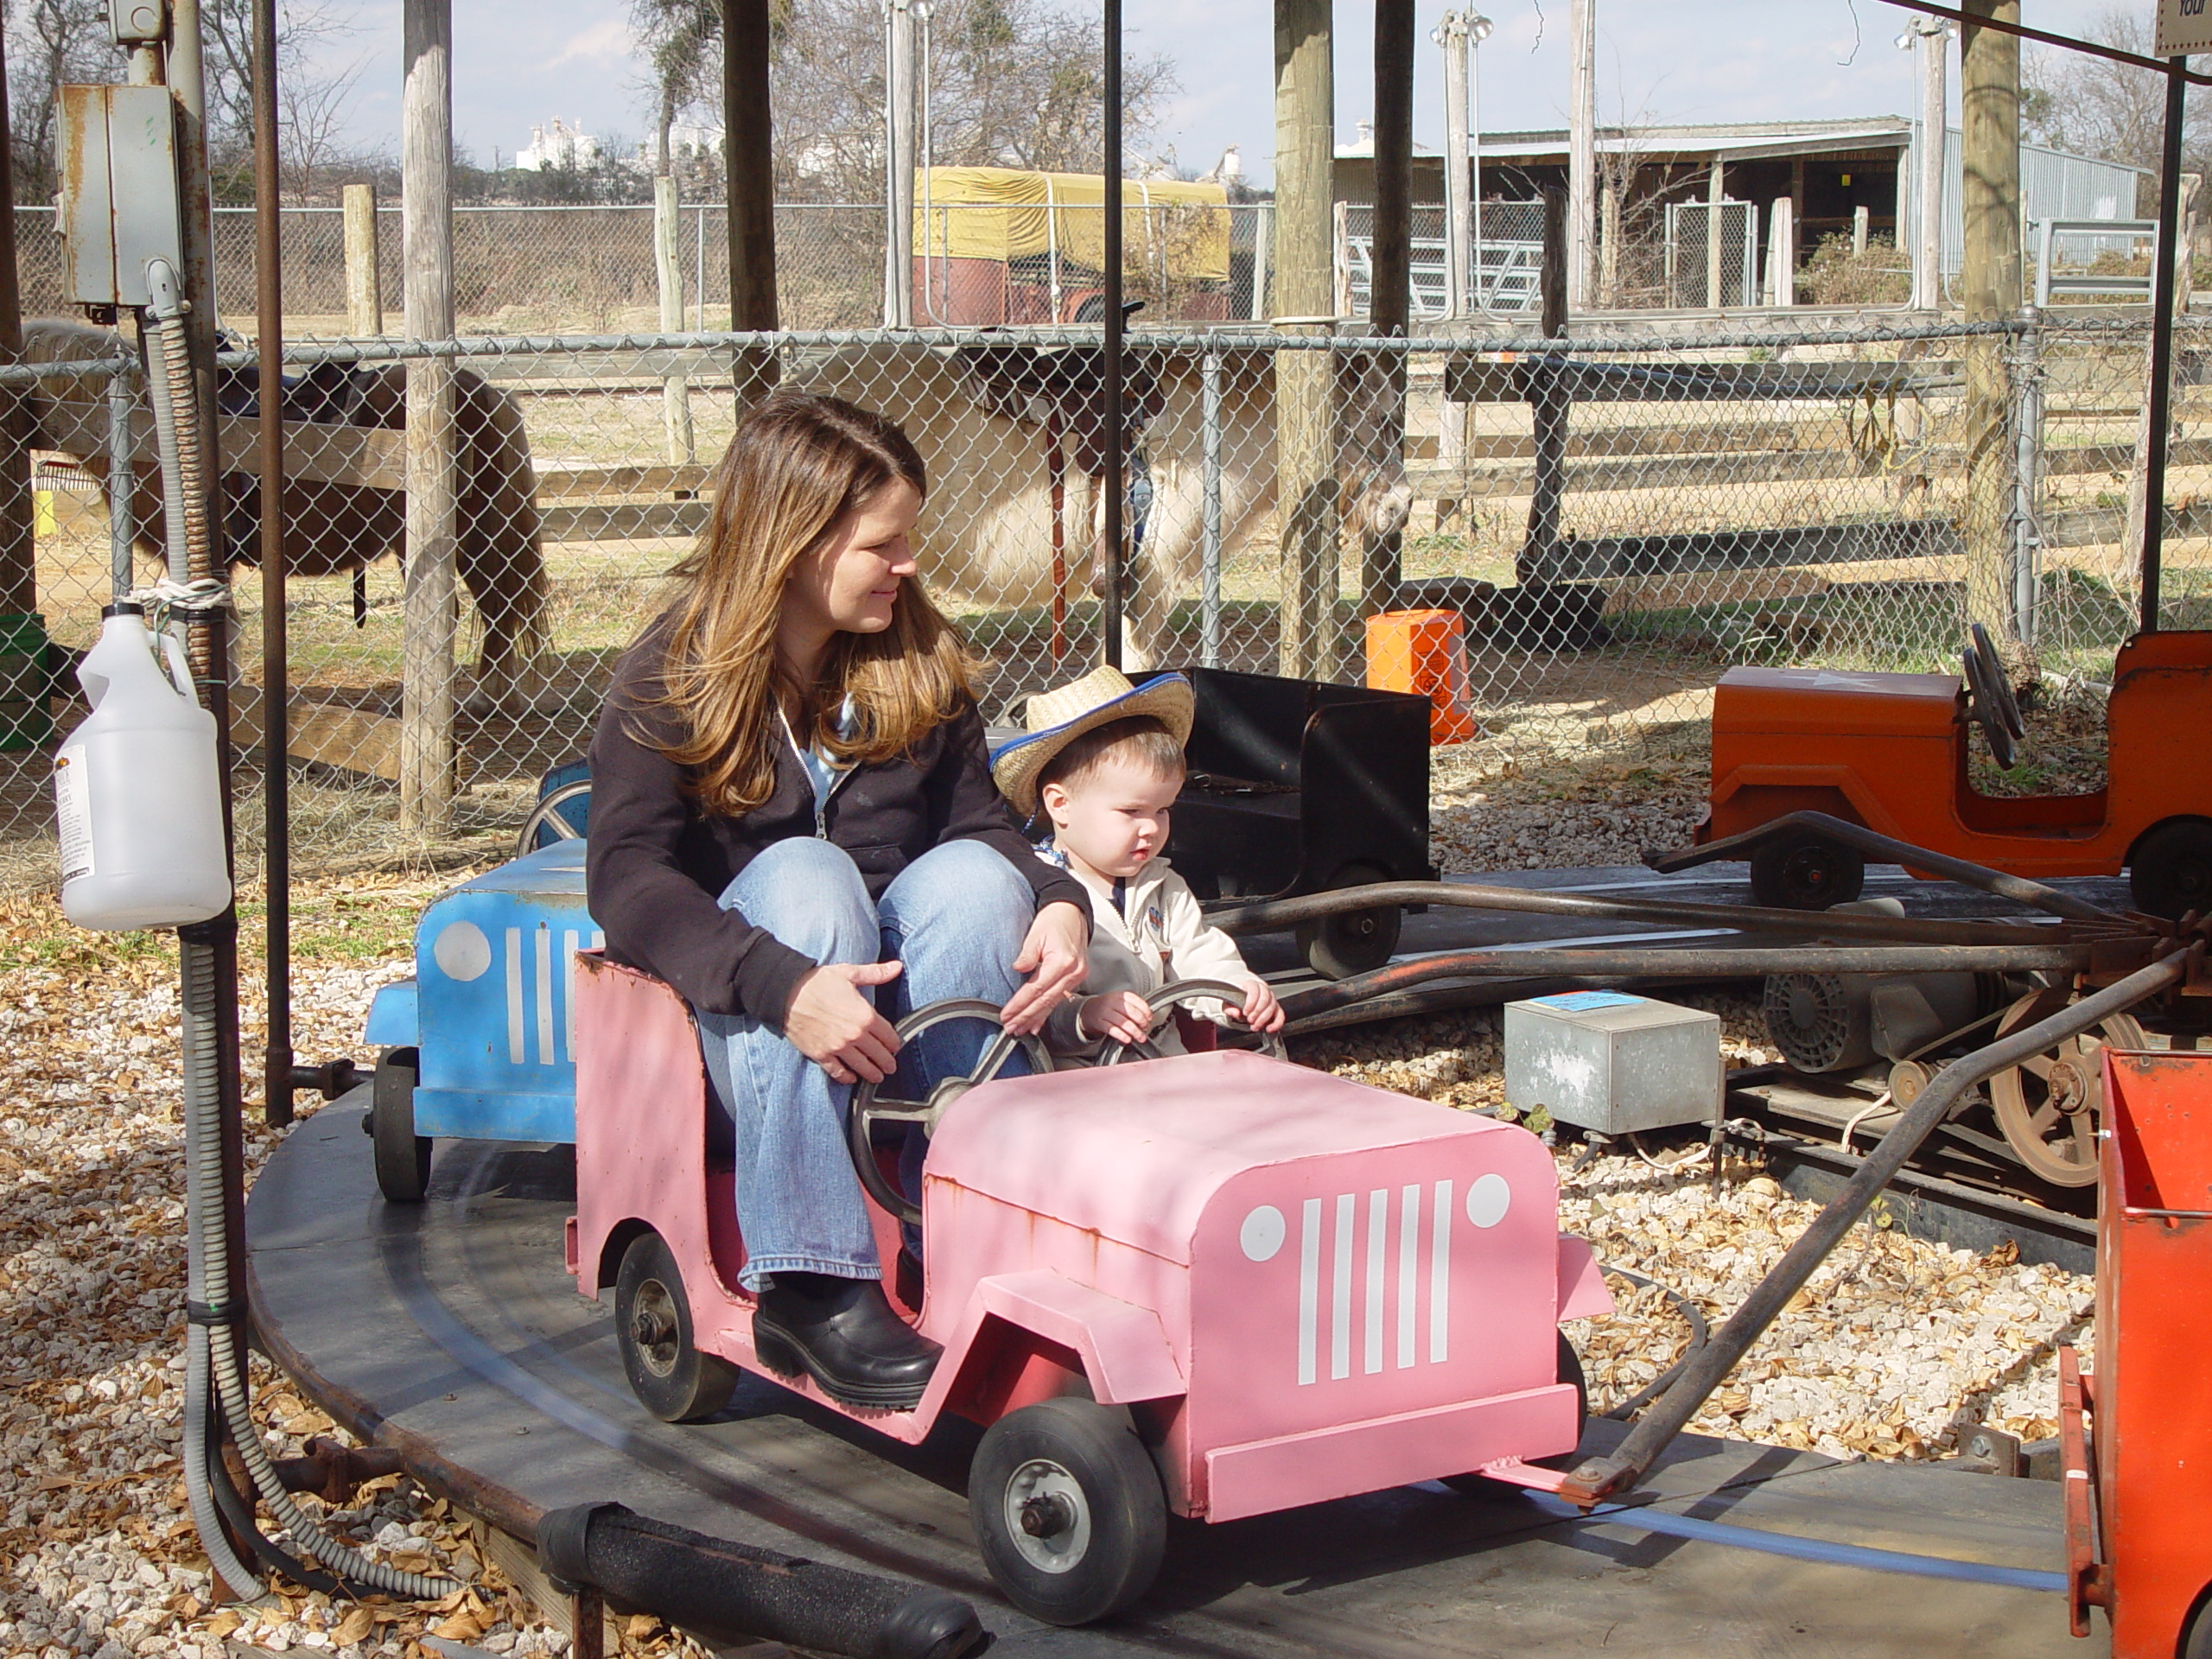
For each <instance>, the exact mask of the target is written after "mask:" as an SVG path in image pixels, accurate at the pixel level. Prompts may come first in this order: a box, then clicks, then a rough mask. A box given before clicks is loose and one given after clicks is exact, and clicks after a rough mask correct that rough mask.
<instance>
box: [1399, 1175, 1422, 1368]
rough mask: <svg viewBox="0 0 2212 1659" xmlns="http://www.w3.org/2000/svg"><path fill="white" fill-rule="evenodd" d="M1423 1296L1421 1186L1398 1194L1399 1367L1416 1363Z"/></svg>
mask: <svg viewBox="0 0 2212 1659" xmlns="http://www.w3.org/2000/svg"><path fill="white" fill-rule="evenodd" d="M1420 1296H1421V1188H1420V1187H1418V1186H1408V1187H1407V1188H1406V1189H1405V1190H1404V1191H1403V1192H1400V1193H1399V1194H1398V1369H1399V1370H1408V1369H1410V1368H1411V1367H1412V1365H1413V1363H1414V1318H1415V1315H1416V1313H1417V1311H1418V1309H1417V1304H1418V1302H1419V1300H1420Z"/></svg>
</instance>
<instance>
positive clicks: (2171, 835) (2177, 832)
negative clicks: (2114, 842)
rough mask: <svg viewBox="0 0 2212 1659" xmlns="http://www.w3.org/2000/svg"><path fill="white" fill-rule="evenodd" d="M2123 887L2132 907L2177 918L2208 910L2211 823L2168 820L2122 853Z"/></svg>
mask: <svg viewBox="0 0 2212 1659" xmlns="http://www.w3.org/2000/svg"><path fill="white" fill-rule="evenodd" d="M2127 887H2128V891H2129V893H2132V894H2133V897H2134V899H2135V907H2136V909H2138V910H2143V911H2148V912H2150V913H2151V914H2152V915H2153V916H2164V917H2165V918H2168V919H2169V920H2171V921H2179V920H2180V919H2181V918H2183V916H2186V915H2187V914H2188V913H2189V912H2190V911H2192V910H2193V911H2195V912H2197V913H2198V914H2199V915H2202V914H2204V913H2205V912H2208V911H2212V821H2208V820H2206V819H2203V818H2168V819H2167V820H2166V821H2165V822H2164V823H2161V824H2158V825H2156V826H2154V827H2153V828H2152V829H2151V830H2150V831H2149V833H2147V834H2145V836H2142V837H2141V838H2140V839H2139V840H2138V841H2137V842H2136V843H2135V846H2134V849H2133V851H2131V852H2130V853H2129V854H2128V855H2127Z"/></svg>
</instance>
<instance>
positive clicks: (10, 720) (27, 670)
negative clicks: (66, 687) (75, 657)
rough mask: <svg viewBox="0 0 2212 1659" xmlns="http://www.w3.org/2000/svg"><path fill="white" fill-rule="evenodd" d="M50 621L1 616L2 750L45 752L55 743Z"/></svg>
mask: <svg viewBox="0 0 2212 1659" xmlns="http://www.w3.org/2000/svg"><path fill="white" fill-rule="evenodd" d="M51 689H52V688H51V685H50V683H49V682H48V679H47V675H46V618H45V617H44V616H42V615H41V614H40V613H38V612H36V611H29V612H24V611H16V612H14V613H0V749H38V748H44V747H46V746H47V745H48V744H49V743H51V742H53V741H54V715H53V711H52V710H51V709H48V706H47V698H48V694H49V692H50V690H51Z"/></svg>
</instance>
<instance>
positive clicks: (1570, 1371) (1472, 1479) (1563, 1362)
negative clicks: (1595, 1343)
mask: <svg viewBox="0 0 2212 1659" xmlns="http://www.w3.org/2000/svg"><path fill="white" fill-rule="evenodd" d="M1559 1380H1560V1382H1562V1383H1573V1384H1574V1444H1575V1445H1576V1446H1578V1447H1579V1446H1581V1444H1582V1435H1583V1431H1584V1430H1586V1429H1587V1428H1588V1427H1590V1385H1589V1383H1587V1382H1586V1380H1585V1379H1584V1377H1583V1375H1582V1356H1581V1355H1580V1354H1578V1353H1576V1352H1575V1351H1574V1344H1573V1343H1571V1342H1569V1341H1568V1340H1567V1332H1564V1331H1562V1332H1560V1333H1559ZM1581 1455H1582V1454H1581V1452H1580V1451H1574V1452H1560V1453H1558V1454H1557V1455H1556V1456H1554V1457H1548V1458H1531V1459H1529V1462H1531V1463H1533V1464H1535V1465H1537V1466H1538V1467H1539V1468H1543V1469H1572V1468H1573V1466H1574V1465H1575V1463H1576V1461H1577V1459H1580V1457H1581ZM1444 1484H1446V1486H1449V1487H1450V1488H1451V1489H1452V1491H1455V1492H1465V1493H1468V1494H1469V1495H1470V1496H1472V1495H1475V1494H1478V1493H1482V1492H1494V1491H1497V1483H1496V1482H1495V1481H1492V1480H1491V1479H1490V1478H1488V1477H1487V1476H1484V1475H1446V1476H1445V1477H1444Z"/></svg>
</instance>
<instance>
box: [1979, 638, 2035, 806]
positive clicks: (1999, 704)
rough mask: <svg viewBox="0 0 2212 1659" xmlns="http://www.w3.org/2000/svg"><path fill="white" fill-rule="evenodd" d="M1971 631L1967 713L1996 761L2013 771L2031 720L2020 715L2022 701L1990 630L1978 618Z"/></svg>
mask: <svg viewBox="0 0 2212 1659" xmlns="http://www.w3.org/2000/svg"><path fill="white" fill-rule="evenodd" d="M1971 632H1972V635H1973V638H1972V639H1971V641H1970V642H1969V643H1968V645H1967V649H1966V656H1965V659H1964V660H1965V665H1966V682H1967V718H1968V719H1969V720H1972V721H1975V722H1977V723H1978V724H1979V725H1980V727H1981V729H1982V731H1983V733H1984V734H1986V736H1987V737H1988V739H1989V753H1990V754H1991V755H1992V757H1993V758H1994V759H1995V760H1996V762H1997V764H1998V765H1999V766H2002V767H2004V768H2005V769H2006V770H2007V771H2010V770H2011V769H2012V764H2013V763H2014V762H2015V761H2016V760H2018V759H2019V741H2020V740H2021V739H2022V738H2024V737H2025V736H2027V734H2028V724H2027V721H2024V719H2022V718H2021V716H2020V704H2019V701H2018V699H2017V698H2016V697H2014V696H2013V695H2012V685H2011V683H2009V682H2007V681H2006V679H2005V667H2004V664H2003V662H2002V661H2001V660H2000V659H1999V657H1998V655H1997V647H1996V645H1994V644H1993V642H1992V641H1991V639H1990V638H1989V630H1988V629H1987V628H1986V627H1984V626H1982V625H1981V624H1980V623H1979V622H1976V623H1974V625H1973V627H1972V629H1971Z"/></svg>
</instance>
